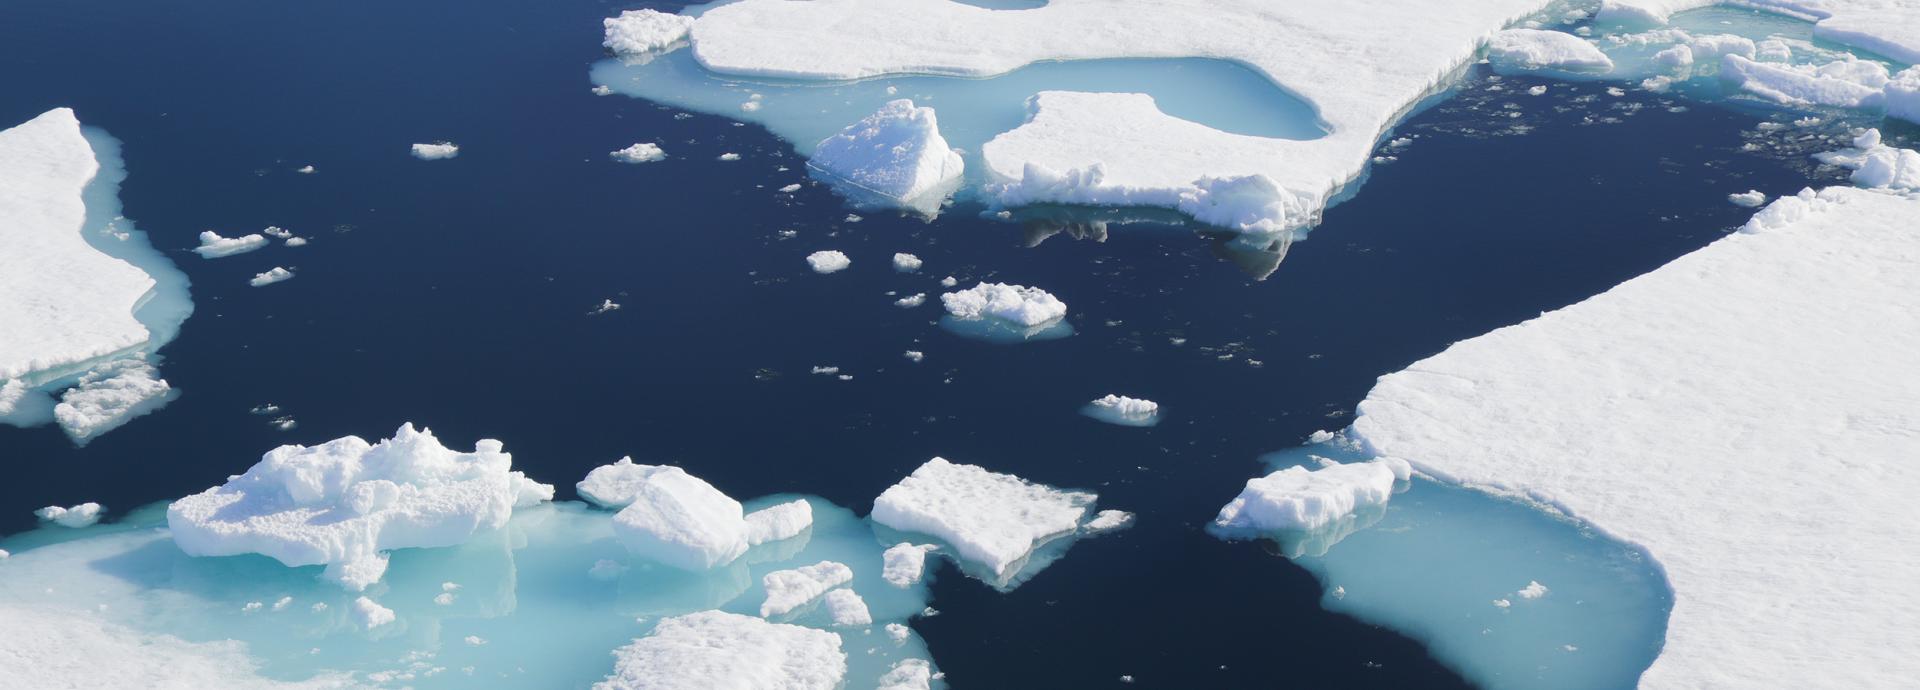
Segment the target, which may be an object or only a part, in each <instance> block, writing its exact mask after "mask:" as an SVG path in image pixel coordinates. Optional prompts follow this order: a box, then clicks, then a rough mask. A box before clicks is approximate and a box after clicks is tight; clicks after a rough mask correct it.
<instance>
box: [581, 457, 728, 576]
mask: <svg viewBox="0 0 1920 690" xmlns="http://www.w3.org/2000/svg"><path fill="white" fill-rule="evenodd" d="M636 467H644V466H636ZM626 488H627V489H628V490H629V492H630V493H628V494H627V496H628V497H630V498H629V500H630V503H628V505H627V506H626V508H624V509H622V510H621V511H620V512H619V514H616V515H614V516H613V535H614V537H616V538H618V539H619V540H620V543H622V544H625V545H626V547H627V550H628V551H631V552H633V553H634V554H635V555H638V556H640V557H642V558H646V559H649V560H652V561H655V562H658V563H662V564H665V565H669V566H673V567H675V568H679V569H682V570H690V571H701V570H707V569H710V568H714V567H717V566H721V565H726V564H728V563H731V562H733V560H734V559H736V558H739V557H740V554H742V553H745V552H746V550H747V546H748V544H747V532H748V527H747V520H746V517H745V515H744V512H743V509H742V508H741V507H740V502H739V501H736V500H733V499H732V498H729V497H728V496H727V495H726V494H724V493H721V492H720V490H719V489H715V488H713V485H712V484H708V483H706V482H705V481H702V480H701V479H700V478H698V477H695V476H693V475H690V474H687V473H686V472H685V471H684V470H681V469H680V468H678V467H665V466H662V467H654V468H651V470H650V471H643V472H642V473H641V476H640V477H639V478H638V481H636V482H633V483H631V484H629V485H627V487H626ZM616 498H617V497H616Z"/></svg>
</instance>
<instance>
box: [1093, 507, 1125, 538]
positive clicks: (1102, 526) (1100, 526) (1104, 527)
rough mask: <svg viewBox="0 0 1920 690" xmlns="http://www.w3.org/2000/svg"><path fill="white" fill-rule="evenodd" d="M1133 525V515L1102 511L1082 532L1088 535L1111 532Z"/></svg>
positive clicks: (1117, 511) (1118, 511)
mask: <svg viewBox="0 0 1920 690" xmlns="http://www.w3.org/2000/svg"><path fill="white" fill-rule="evenodd" d="M1131 524H1133V513H1129V512H1127V511H1124V510H1102V511H1100V512H1099V513H1098V514H1096V515H1094V516H1093V519H1092V520H1088V521H1087V525H1086V527H1083V528H1082V531H1084V532H1086V533H1088V534H1099V533H1101V532H1111V531H1113V530H1116V529H1120V528H1122V527H1126V526H1128V525H1131Z"/></svg>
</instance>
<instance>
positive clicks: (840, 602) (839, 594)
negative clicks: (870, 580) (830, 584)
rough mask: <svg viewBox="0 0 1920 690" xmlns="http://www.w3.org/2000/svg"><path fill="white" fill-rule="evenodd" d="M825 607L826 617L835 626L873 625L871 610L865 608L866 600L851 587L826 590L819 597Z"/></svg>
mask: <svg viewBox="0 0 1920 690" xmlns="http://www.w3.org/2000/svg"><path fill="white" fill-rule="evenodd" d="M820 601H821V603H822V604H824V605H825V606H826V607H827V618H828V619H829V620H832V621H833V625H834V626H835V627H841V628H860V627H866V626H869V625H873V611H871V610H869V609H868V608H867V600H865V599H862V598H860V595H859V594H858V593H856V592H854V591H853V590H851V589H847V588H844V587H843V588H840V589H836V590H833V591H831V592H827V594H826V596H823V597H821V598H820Z"/></svg>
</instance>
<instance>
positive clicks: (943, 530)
mask: <svg viewBox="0 0 1920 690" xmlns="http://www.w3.org/2000/svg"><path fill="white" fill-rule="evenodd" d="M1094 499H1095V496H1094V495H1093V494H1091V493H1085V492H1079V491H1062V490H1059V489H1055V488H1052V487H1048V486H1043V485H1040V484H1034V483H1032V482H1028V481H1027V480H1025V479H1021V478H1019V477H1016V476H1014V475H1011V474H1001V473H998V472H989V471H987V470H986V469H984V468H981V467H978V466H975V465H960V464H955V463H951V462H948V461H946V460H945V459H943V458H934V459H932V460H928V461H927V462H926V463H925V464H923V465H921V466H920V467H919V469H916V470H914V471H913V474H911V475H908V476H907V477H906V478H905V479H902V480H900V483H898V484H894V485H893V486H891V487H888V488H887V490H886V491H885V492H882V493H881V494H880V496H879V498H876V499H874V502H873V514H872V519H873V521H874V522H878V523H880V524H883V525H886V526H888V527H892V528H894V529H897V530H900V531H903V532H919V533H923V534H929V535H932V536H934V537H938V538H940V539H943V540H945V541H946V542H947V543H948V544H951V545H952V546H953V548H954V550H955V551H956V552H957V553H958V554H959V555H960V557H962V558H965V559H968V560H970V561H973V562H975V563H978V564H979V565H982V566H985V567H986V568H987V569H988V570H990V571H992V572H993V574H994V575H995V576H996V577H1002V578H1004V577H1007V576H1009V575H1011V574H1013V571H1014V570H1016V569H1017V568H1018V567H1019V565H1020V563H1021V562H1022V561H1023V560H1024V559H1025V558H1026V557H1027V555H1028V554H1030V553H1032V552H1033V550H1034V549H1035V548H1038V547H1039V546H1040V545H1041V544H1044V543H1046V542H1047V541H1050V540H1052V539H1053V538H1055V537H1058V536H1060V535H1063V534H1068V533H1071V532H1073V531H1074V530H1076V529H1078V528H1079V526H1080V518H1081V517H1082V516H1084V515H1086V512H1087V509H1088V508H1089V507H1091V506H1092V505H1093V502H1094Z"/></svg>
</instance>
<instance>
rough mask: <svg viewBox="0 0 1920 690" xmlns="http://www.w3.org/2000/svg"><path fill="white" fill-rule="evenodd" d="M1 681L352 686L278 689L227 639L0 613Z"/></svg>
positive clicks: (23, 610) (16, 611)
mask: <svg viewBox="0 0 1920 690" xmlns="http://www.w3.org/2000/svg"><path fill="white" fill-rule="evenodd" d="M0 620H5V621H6V622H7V624H6V625H0V649H5V650H7V653H6V654H5V655H4V656H0V677H4V678H6V679H7V683H8V684H9V685H15V686H17V687H22V688H81V687H86V688H172V689H176V690H178V689H186V688H259V689H261V690H294V689H296V688H297V689H300V690H322V689H327V688H341V687H348V686H349V685H351V683H350V679H348V678H347V677H345V674H327V675H325V676H321V677H315V678H312V679H309V680H306V681H302V682H283V681H277V680H272V679H269V678H266V677H263V676H260V675H258V674H257V671H258V668H259V663H257V662H256V661H255V660H254V659H253V658H252V657H251V656H249V655H248V653H247V646H246V645H245V644H242V643H239V642H235V641H233V640H220V641H214V642H189V641H186V640H183V639H181V638H179V637H176V636H173V635H156V634H148V633H143V632H140V631H138V630H133V629H130V628H128V627H126V626H123V625H119V624H116V623H113V622H111V621H108V620H104V619H103V617H101V616H99V615H95V614H92V613H72V612H67V611H59V610H54V609H49V608H46V607H42V606H34V605H26V606H15V605H6V606H0Z"/></svg>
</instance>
